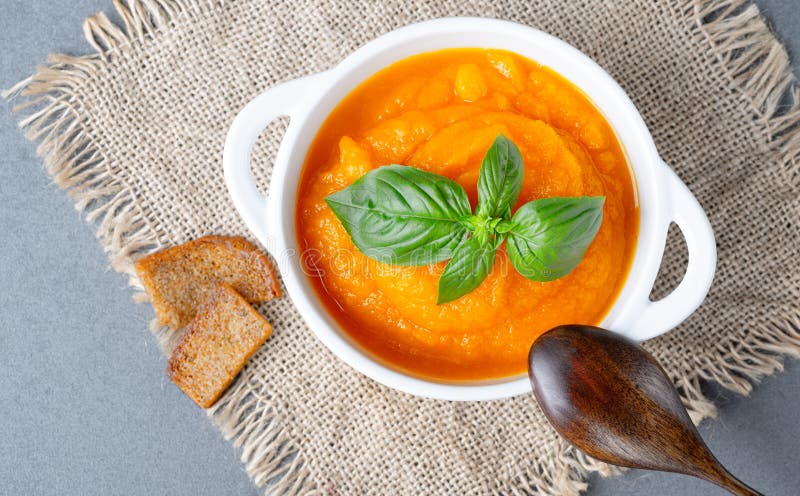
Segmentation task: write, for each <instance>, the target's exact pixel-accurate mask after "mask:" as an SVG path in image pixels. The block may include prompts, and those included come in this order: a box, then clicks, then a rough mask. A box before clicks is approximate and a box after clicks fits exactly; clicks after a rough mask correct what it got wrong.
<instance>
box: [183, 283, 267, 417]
mask: <svg viewBox="0 0 800 496" xmlns="http://www.w3.org/2000/svg"><path fill="white" fill-rule="evenodd" d="M270 334H272V326H271V325H270V324H269V323H268V322H267V321H266V320H264V317H262V316H261V314H259V313H258V312H257V311H256V310H255V309H254V308H253V307H252V306H250V304H249V303H247V301H245V299H244V298H242V296H241V295H240V294H239V293H237V292H236V291H235V290H234V289H233V288H231V287H230V286H228V285H227V284H219V285H217V286H216V287H215V288H214V289H213V290H212V291H211V292H210V293H209V294H208V297H207V298H206V300H205V302H203V304H202V306H201V308H200V310H199V312H198V313H197V315H196V316H195V318H194V319H193V320H192V321H191V323H190V324H189V326H188V327H187V328H186V332H185V333H184V335H183V337H182V338H181V340H180V342H179V343H178V346H177V347H176V348H175V350H174V351H173V352H172V356H171V357H170V359H169V362H168V364H167V374H169V377H170V379H172V381H173V382H174V383H175V384H177V386H178V387H179V388H181V390H183V392H184V393H186V395H187V396H189V397H190V398H191V399H193V400H194V402H195V403H197V404H198V405H200V406H201V407H202V408H208V407H210V406H211V405H213V404H214V403H215V402H216V401H217V400H218V399H219V397H220V396H222V393H224V392H225V390H226V389H227V388H228V386H230V385H231V383H232V382H233V379H234V378H235V377H236V375H237V374H238V373H239V372H240V371H241V370H242V368H243V367H244V366H245V364H246V363H247V361H248V360H249V359H250V357H251V356H252V355H253V353H255V352H256V350H258V348H259V347H260V346H261V345H262V344H264V341H265V340H266V339H267V338H268V337H269V335H270Z"/></svg>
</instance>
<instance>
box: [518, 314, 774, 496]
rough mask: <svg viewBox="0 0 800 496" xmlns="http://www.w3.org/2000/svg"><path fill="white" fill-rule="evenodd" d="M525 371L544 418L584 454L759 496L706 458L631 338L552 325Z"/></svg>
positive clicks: (662, 377) (662, 376) (663, 379)
mask: <svg viewBox="0 0 800 496" xmlns="http://www.w3.org/2000/svg"><path fill="white" fill-rule="evenodd" d="M528 372H529V377H530V380H531V384H532V385H533V392H534V395H535V396H536V399H537V400H538V401H539V405H540V406H541V408H542V411H543V412H544V414H545V416H546V417H547V418H548V420H550V423H552V424H553V426H554V427H555V428H556V430H557V431H558V432H559V433H560V434H561V435H562V436H563V437H564V438H566V439H567V440H568V441H569V442H571V443H572V444H574V445H575V446H576V447H577V448H578V449H580V450H581V451H583V452H585V453H587V454H588V455H591V456H593V457H595V458H597V459H599V460H602V461H605V462H608V463H612V464H614V465H620V466H623V467H633V468H644V469H650V470H660V471H666V472H676V473H681V474H687V475H691V476H694V477H699V478H701V479H705V480H707V481H709V482H712V483H714V484H717V485H719V486H721V487H723V488H725V489H727V490H729V491H730V492H732V493H733V494H737V495H742V496H758V495H759V493H758V492H756V491H755V490H753V489H751V488H750V487H748V486H746V485H745V484H743V483H742V482H741V481H739V480H738V479H736V478H735V477H733V476H732V475H731V474H730V473H729V472H728V471H727V470H725V468H723V467H722V465H721V464H720V463H719V462H718V461H717V459H716V458H714V455H712V454H711V452H710V451H709V449H708V447H707V446H706V445H705V443H704V442H703V439H702V438H701V437H700V434H699V433H698V432H697V429H696V428H695V426H694V424H693V423H692V421H691V419H690V418H689V415H688V413H687V412H686V408H685V407H684V406H683V403H682V402H681V399H680V397H679V396H678V393H677V391H675V388H674V386H673V385H672V381H671V380H670V379H669V377H667V374H666V373H665V372H664V370H663V369H662V368H661V366H660V365H659V364H658V362H657V361H656V360H655V358H653V357H652V355H650V354H649V353H647V351H645V350H644V348H642V347H641V346H639V345H638V344H637V343H635V342H633V341H631V340H629V339H627V338H624V337H622V336H620V335H618V334H615V333H613V332H610V331H607V330H605V329H601V328H599V327H592V326H584V325H566V326H560V327H556V328H554V329H552V330H550V331H548V332H546V333H545V334H543V335H542V336H540V337H539V338H538V339H537V340H536V342H534V343H533V346H532V347H531V351H530V355H529V357H528Z"/></svg>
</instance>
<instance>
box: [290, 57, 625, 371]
mask: <svg viewBox="0 0 800 496" xmlns="http://www.w3.org/2000/svg"><path fill="white" fill-rule="evenodd" d="M498 134H504V135H505V136H507V137H508V138H509V139H510V140H511V141H513V142H514V143H515V144H516V145H517V146H518V147H519V149H520V151H521V153H522V157H523V159H524V174H525V177H524V180H523V185H522V191H521V193H520V195H519V199H518V200H517V203H516V205H515V207H514V209H513V210H515V209H516V208H518V207H519V206H521V205H523V204H525V203H527V202H529V201H531V200H536V199H539V198H547V197H553V196H584V195H586V196H600V195H602V196H605V197H606V201H605V205H604V207H603V223H602V225H601V227H600V231H599V232H598V234H597V236H596V237H595V239H594V241H593V242H592V244H591V245H590V247H589V249H588V251H587V252H586V255H585V257H584V259H583V261H582V262H581V263H580V264H579V265H578V267H577V268H576V269H575V270H573V271H572V272H571V273H570V274H569V275H567V276H565V277H563V278H561V279H558V280H556V281H552V282H535V281H531V280H529V279H526V278H525V277H523V276H522V275H520V274H519V273H518V272H516V271H515V270H514V268H513V267H512V266H511V263H510V261H509V259H508V255H507V253H506V251H505V246H501V247H500V250H499V251H498V253H497V259H496V262H495V265H494V269H493V270H492V272H491V273H490V274H489V276H488V277H487V278H486V279H485V280H484V281H483V283H481V285H480V286H479V287H478V288H477V289H476V290H474V291H472V292H471V293H469V294H467V295H466V296H463V297H461V298H459V299H457V300H455V301H452V302H450V303H447V304H443V305H436V296H437V287H438V281H439V276H440V275H441V273H442V270H443V269H444V266H445V265H446V262H442V263H439V264H435V265H431V266H425V267H401V266H391V265H385V264H382V263H380V262H377V261H375V260H372V259H370V258H367V257H366V256H364V255H363V254H361V253H360V252H359V251H358V249H357V248H356V247H355V246H354V245H353V243H352V242H351V240H350V238H349V236H348V234H347V232H346V231H345V229H344V227H342V224H341V222H340V221H339V220H338V219H337V218H336V216H335V215H334V213H333V211H332V210H331V209H330V208H329V207H328V205H327V204H326V203H325V200H324V199H325V197H326V196H327V195H330V194H332V193H334V192H336V191H339V190H341V189H343V188H345V187H347V186H348V185H350V184H351V183H352V182H353V181H355V180H356V179H358V178H359V177H361V176H363V175H364V174H365V173H367V172H368V171H370V170H372V169H375V168H377V167H380V166H382V165H386V164H403V165H411V166H414V167H418V168H421V169H424V170H428V171H431V172H434V173H436V174H440V175H443V176H446V177H449V178H451V179H453V180H455V181H456V182H458V183H459V184H461V185H462V186H463V187H464V188H465V189H466V191H467V194H468V196H469V198H470V202H471V203H472V206H473V207H474V206H475V204H476V202H477V186H476V185H477V182H478V172H479V170H480V166H481V159H482V158H483V156H484V154H485V153H486V150H487V149H488V148H489V146H490V145H491V144H492V142H493V141H494V139H495V138H496V137H497V136H498ZM512 213H513V211H512ZM638 219H639V215H638V211H637V205H636V197H635V187H634V184H633V180H632V177H631V172H630V169H629V167H628V163H627V161H626V157H625V154H624V153H623V151H622V148H621V146H620V144H619V142H618V140H617V138H616V136H615V135H614V132H613V131H612V130H611V127H610V126H609V125H608V123H607V122H606V121H605V119H604V118H603V116H602V115H601V114H600V112H599V111H598V110H597V109H596V108H595V107H594V105H593V104H592V103H591V101H589V99H588V98H587V97H586V96H585V95H584V94H583V93H582V92H581V91H580V90H579V89H578V88H576V87H575V86H574V85H572V84H571V83H570V82H568V81H567V80H566V79H564V78H563V77H561V76H559V75H558V74H556V73H555V72H553V71H552V70H550V69H548V68H546V67H542V66H540V65H538V64H536V63H535V62H533V61H531V60H528V59H525V58H523V57H521V56H519V55H516V54H513V53H510V52H506V51H499V50H482V49H451V50H443V51H438V52H430V53H425V54H421V55H417V56H414V57H410V58H408V59H405V60H402V61H400V62H397V63H395V64H393V65H391V66H389V67H388V68H386V69H384V70H382V71H380V72H378V73H377V74H375V75H374V76H372V77H371V78H369V79H368V80H366V81H365V82H364V83H362V84H361V85H360V86H358V87H357V88H356V89H355V90H353V91H352V92H351V93H350V94H349V95H348V96H347V97H346V98H345V99H344V100H343V101H342V102H341V103H340V104H339V105H338V106H337V107H336V109H334V111H333V112H332V113H331V114H330V116H329V117H328V118H327V120H326V121H325V123H324V124H323V125H322V127H321V128H320V130H319V133H318V134H317V136H316V138H315V140H314V142H313V143H312V145H311V148H310V150H309V152H308V155H307V157H306V161H305V164H304V168H303V173H302V178H301V182H300V187H299V192H298V197H297V218H296V222H297V232H298V240H299V246H300V247H301V249H302V250H303V253H302V257H303V262H304V267H305V268H306V270H307V272H308V274H309V277H310V278H311V280H312V281H313V283H314V285H315V287H316V290H317V292H318V294H319V297H320V300H321V301H322V302H323V303H324V304H325V306H326V307H327V310H328V312H329V313H330V314H331V315H332V316H333V317H334V318H335V319H336V321H337V322H338V323H339V325H340V326H341V328H342V329H343V330H344V331H345V332H346V333H347V334H348V335H350V336H351V338H352V339H353V340H354V341H356V342H357V343H358V344H360V345H361V346H362V348H365V349H366V350H368V351H369V352H371V353H372V354H373V355H374V356H376V357H377V358H378V359H380V360H382V361H383V362H385V363H388V364H390V365H391V366H393V367H395V368H398V369H401V370H404V371H407V372H409V373H411V374H414V375H417V376H422V377H427V378H433V379H442V380H478V379H488V378H498V377H504V376H509V375H516V374H520V373H523V372H524V371H525V370H526V367H527V363H526V357H527V353H528V349H529V348H530V345H531V343H532V342H533V341H534V339H536V337H537V336H538V335H540V334H541V333H543V332H545V331H547V330H548V329H550V328H552V327H554V326H556V325H559V324H567V323H571V324H598V323H599V322H600V321H601V320H602V319H603V317H604V316H605V315H606V313H607V312H608V311H609V309H610V308H611V306H612V304H613V303H614V300H615V298H616V296H617V295H618V293H619V292H620V290H621V288H622V285H623V283H624V281H625V278H626V275H627V273H628V269H629V267H630V265H631V260H632V258H633V253H634V249H635V243H636V237H637V231H638Z"/></svg>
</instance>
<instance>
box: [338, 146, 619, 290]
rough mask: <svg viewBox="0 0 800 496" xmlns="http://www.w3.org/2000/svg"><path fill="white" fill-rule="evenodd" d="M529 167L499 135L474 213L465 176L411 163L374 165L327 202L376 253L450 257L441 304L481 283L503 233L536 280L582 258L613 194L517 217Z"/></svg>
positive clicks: (555, 203) (399, 259)
mask: <svg viewBox="0 0 800 496" xmlns="http://www.w3.org/2000/svg"><path fill="white" fill-rule="evenodd" d="M523 175H524V172H523V165H522V155H521V154H520V151H519V149H518V148H517V146H516V145H515V144H514V143H512V142H511V141H510V140H509V139H507V138H506V137H505V136H503V135H499V136H498V137H497V139H495V141H494V143H493V144H492V146H491V147H489V150H488V151H487V152H486V155H485V156H484V159H483V163H482V164H481V170H480V177H479V179H478V205H477V207H476V209H475V214H474V215H473V214H472V212H471V209H470V205H469V200H468V199H467V194H466V192H465V191H464V188H462V187H461V185H459V184H458V183H456V182H454V181H452V180H450V179H448V178H446V177H442V176H439V175H437V174H433V173H431V172H427V171H423V170H421V169H417V168H414V167H407V166H403V165H387V166H383V167H379V168H377V169H375V170H372V171H370V172H368V173H367V174H365V175H364V176H363V177H361V178H360V179H358V180H357V181H355V182H354V183H353V184H351V185H350V186H348V187H347V188H345V189H343V190H341V191H338V192H336V193H334V194H332V195H330V196H328V197H327V198H325V201H326V202H327V203H328V206H330V208H331V209H332V210H333V212H334V214H336V216H337V217H338V218H339V220H340V221H341V222H342V225H343V226H344V228H345V230H346V231H347V233H348V234H349V235H350V239H351V240H352V241H353V244H354V245H356V247H357V248H358V249H359V250H360V251H361V252H362V253H364V254H365V255H366V256H368V257H370V258H373V259H375V260H377V261H379V262H383V263H387V264H395V265H407V266H418V265H429V264H433V263H437V262H442V261H444V260H448V259H449V260H450V262H448V264H447V266H446V267H445V269H444V272H443V273H442V275H441V278H440V279H439V294H438V298H437V302H436V303H437V304H442V303H447V302H450V301H453V300H456V299H458V298H460V297H462V296H464V295H465V294H467V293H469V292H471V291H472V290H474V289H475V288H477V287H478V286H480V284H481V282H483V280H484V279H485V278H486V276H488V275H489V273H490V272H491V271H492V267H493V266H494V261H495V257H496V253H497V249H498V247H499V246H500V244H502V242H503V241H504V240H507V243H506V244H507V250H508V255H509V259H510V260H511V264H512V265H513V266H514V268H515V269H516V270H517V271H518V272H519V273H520V274H522V275H523V276H525V277H527V278H528V279H532V280H534V281H552V280H554V279H558V278H560V277H563V276H565V275H567V274H569V273H570V272H571V271H572V270H573V269H574V268H575V267H576V266H577V265H578V264H579V263H580V261H581V260H582V259H583V256H584V254H585V253H586V250H587V249H588V247H589V245H590V244H591V242H592V240H593V239H594V237H595V235H596V234H597V231H598V230H599V229H600V224H601V222H602V218H603V203H604V201H605V197H602V196H600V197H586V196H581V197H568V198H545V199H542V200H535V201H532V202H529V203H526V204H525V205H523V206H522V207H520V208H519V209H518V210H517V212H516V213H515V214H514V216H513V217H511V208H512V207H513V205H514V203H516V201H517V197H518V196H519V193H520V190H521V189H522V178H523Z"/></svg>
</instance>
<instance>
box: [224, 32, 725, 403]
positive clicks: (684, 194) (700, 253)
mask: <svg viewBox="0 0 800 496" xmlns="http://www.w3.org/2000/svg"><path fill="white" fill-rule="evenodd" d="M458 47H463V48H466V47H476V48H498V49H505V50H509V51H512V52H516V53H518V54H520V55H522V56H525V57H528V58H530V59H532V60H534V61H536V62H538V63H540V64H542V65H544V66H547V67H550V68H551V69H553V70H555V71H556V72H558V73H559V74H561V75H562V76H564V77H566V78H567V79H568V80H570V81H571V82H572V83H573V84H575V85H576V86H578V87H579V88H581V89H582V90H583V91H584V92H585V93H586V94H587V95H588V96H589V98H590V99H591V100H592V101H593V102H594V103H595V105H596V106H597V107H598V108H599V109H600V110H601V112H602V113H603V115H604V116H605V117H606V119H607V120H608V122H609V123H610V124H611V126H612V127H613V128H614V131H615V132H616V134H617V137H618V138H619V140H620V141H621V142H622V145H623V148H624V150H625V152H626V153H627V155H628V158H629V160H630V164H631V166H632V168H633V172H634V176H635V181H636V184H637V190H638V200H639V215H640V228H639V238H638V242H637V246H636V253H635V255H634V260H633V266H632V268H631V270H630V273H629V275H628V278H627V280H626V282H625V286H624V288H623V289H622V292H621V293H620V295H619V297H618V298H617V300H616V302H615V304H614V306H613V308H612V309H611V311H610V313H609V314H608V315H607V316H606V318H605V320H603V322H602V323H600V325H601V326H602V327H605V328H607V329H611V330H613V331H615V332H618V333H620V334H623V335H625V336H628V337H630V338H633V339H636V340H639V341H643V340H646V339H649V338H652V337H654V336H658V335H659V334H662V333H664V332H667V331H668V330H670V329H672V328H673V327H675V326H676V325H678V324H679V323H680V322H681V321H683V320H684V319H685V318H686V317H688V316H689V314H691V313H692V312H693V311H694V310H695V309H696V308H697V307H698V306H699V305H700V303H701V302H702V301H703V299H704V298H705V295H706V293H707V292H708V289H709V286H710V285H711V280H712V279H713V276H714V269H715V265H716V244H715V242H714V235H713V233H712V230H711V225H710V224H709V222H708V219H707V218H706V215H705V214H704V212H703V210H702V208H701V207H700V205H699V204H698V203H697V200H696V199H695V198H694V196H692V193H691V192H690V191H689V190H688V189H687V188H686V186H685V185H684V184H683V182H681V180H680V179H679V178H678V177H677V176H676V175H675V173H674V172H672V170H671V169H670V168H669V167H667V166H666V165H665V164H664V163H663V162H662V161H661V159H660V158H659V156H658V152H657V151H656V148H655V145H654V144H653V139H652V137H651V136H650V133H649V132H648V130H647V127H646V126H645V124H644V122H643V120H642V118H641V116H640V115H639V112H638V111H637V110H636V108H635V107H634V105H633V103H632V102H631V101H630V99H629V98H628V97H627V95H626V94H625V92H624V91H623V90H622V88H620V86H619V85H618V84H617V83H616V82H615V81H614V80H613V79H612V78H611V76H609V75H608V74H607V73H606V72H605V71H604V70H603V69H601V68H600V66H598V65H597V64H596V63H594V62H593V61H592V60H591V59H590V58H588V57H587V56H586V55H584V54H583V53H581V52H580V51H578V50H576V49H575V48H573V47H572V46H570V45H568V44H566V43H564V42H563V41H561V40H559V39H557V38H554V37H553V36H550V35H548V34H546V33H543V32H541V31H538V30H536V29H533V28H530V27H527V26H522V25H519V24H514V23H510V22H505V21H498V20H493V19H480V18H449V19H438V20H434V21H428V22H423V23H419V24H414V25H411V26H408V27H404V28H401V29H398V30H396V31H392V32H391V33H388V34H386V35H383V36H381V37H380V38H378V39H376V40H374V41H372V42H370V43H368V44H366V45H365V46H363V47H362V48H360V49H359V50H357V51H356V52H355V53H353V54H352V55H350V56H349V57H347V58H346V59H345V60H343V61H342V62H341V63H340V64H339V65H338V66H336V67H334V68H333V69H331V70H329V71H327V72H323V73H319V74H316V75H313V76H309V77H304V78H301V79H295V80H293V81H288V82H286V83H283V84H280V85H277V86H275V87H273V88H270V89H269V90H267V91H266V92H264V93H263V94H261V95H260V96H258V97H256V98H255V99H253V100H252V101H251V102H250V103H248V104H247V106H246V107H245V108H244V109H243V110H242V111H241V112H240V113H239V115H238V116H237V117H236V119H235V120H234V122H233V124H232V125H231V128H230V131H229V133H228V137H227V141H226V143H225V153H224V157H223V166H224V171H225V181H226V183H227V186H228V189H229V191H230V194H231V197H232V198H233V203H234V204H235V205H236V208H237V209H238V211H239V213H240V214H241V216H242V217H243V219H244V221H245V223H246V224H247V226H248V227H249V228H250V230H251V231H252V232H253V234H254V235H255V236H256V237H257V238H258V240H259V241H261V242H262V243H263V244H264V246H265V247H266V248H267V249H268V250H269V252H270V253H271V254H272V255H273V257H274V258H275V260H276V261H277V263H278V270H279V271H280V273H281V275H282V276H283V279H284V282H285V283H286V288H287V290H288V294H289V297H290V298H291V299H292V301H293V302H294V304H295V305H296V306H297V309H298V310H299V312H300V314H301V315H302V316H303V318H304V319H305V320H306V322H307V323H308V325H309V326H310V328H311V329H312V331H313V332H314V333H315V334H316V335H317V337H318V338H319V339H320V340H321V341H322V342H323V343H324V344H325V345H326V346H327V347H328V348H329V349H330V350H331V351H332V352H333V353H334V354H335V355H336V356H338V357H339V358H340V359H342V360H344V361H345V362H346V363H347V364H349V365H350V366H352V367H353V368H354V369H356V370H358V371H360V372H362V373H364V374H366V375H367V376H369V377H371V378H372V379H374V380H376V381H378V382H380V383H382V384H385V385H387V386H389V387H392V388H395V389H398V390H400V391H405V392H407V393H411V394H415V395H420V396H427V397H430V398H438V399H446V400H488V399H498V398H504V397H509V396H513V395H518V394H522V393H527V392H529V391H530V384H529V382H528V378H527V377H526V376H524V375H520V376H515V377H509V378H505V379H499V380H491V381H480V382H452V383H448V382H434V381H431V380H426V379H420V378H417V377H413V376H410V375H408V374H405V373H403V372H400V371H397V370H394V369H392V368H391V367H390V366H387V365H385V364H384V363H382V362H381V361H380V360H378V359H376V358H374V357H372V356H371V355H370V354H369V353H367V352H365V351H364V350H362V349H361V348H360V347H359V346H358V345H357V344H356V343H355V342H353V341H352V340H351V339H350V338H349V337H348V335H347V334H346V333H344V332H343V331H342V330H341V329H340V327H339V325H338V324H337V323H336V321H335V320H334V319H333V318H332V317H331V316H330V315H328V313H327V312H326V311H325V309H324V307H323V306H322V304H321V303H320V302H319V301H318V299H317V295H316V293H315V291H314V289H313V287H312V285H311V283H310V281H309V280H308V278H307V276H306V275H305V274H304V272H303V269H302V266H301V260H300V258H299V256H298V248H297V238H296V232H295V208H296V205H295V197H296V194H297V187H298V181H299V178H300V171H301V167H302V165H303V163H304V161H305V157H306V152H307V150H308V148H309V146H310V145H311V142H312V140H313V139H314V137H315V135H316V134H317V130H318V129H319V127H320V125H321V124H322V123H323V122H324V120H325V119H326V118H327V116H328V114H329V113H330V112H331V111H332V110H333V109H334V107H336V105H337V104H338V103H339V102H340V101H341V100H342V99H343V98H344V97H345V96H346V95H347V94H348V93H350V91H351V90H353V89H354V88H355V87H356V86H358V85H359V84H360V83H361V82H362V81H364V80H365V79H367V78H369V77H370V76H371V75H372V74H374V73H376V72H377V71H379V70H381V69H383V68H384V67H386V66H388V65H390V64H392V63H393V62H396V61H398V60H401V59H404V58H406V57H409V56H411V55H414V54H418V53H421V52H428V51H433V50H440V49H444V48H458ZM283 115H286V116H289V117H290V119H291V122H290V124H289V126H288V129H287V130H286V134H285V136H284V138H283V142H282V143H281V145H280V149H279V151H278V155H277V158H276V161H275V166H274V171H273V173H272V183H271V186H270V190H269V194H268V195H267V197H264V196H263V195H261V194H260V193H259V192H258V190H257V189H256V187H255V184H254V182H253V179H252V175H251V173H250V153H251V149H252V146H253V144H254V143H255V141H256V138H257V137H258V136H259V134H260V132H261V131H262V130H263V129H264V127H266V126H267V125H268V124H269V123H270V122H271V121H273V120H274V119H275V118H277V117H279V116H283ZM670 222H675V223H676V224H677V225H678V226H679V227H680V229H681V231H682V232H683V235H684V237H685V239H686V244H687V246H688V251H689V265H688V268H687V270H686V275H685V276H684V278H683V281H682V282H681V283H680V285H679V286H678V287H677V288H676V289H675V290H674V291H673V292H672V293H671V294H670V295H669V296H667V297H665V298H663V299H662V300H660V301H658V302H651V301H650V300H649V298H648V296H649V294H650V290H651V289H652V286H653V282H654V281H655V278H656V274H657V272H658V269H659V265H660V263H661V257H662V255H663V250H664V243H665V241H666V235H667V228H668V227H669V224H670ZM567 323H568V322H565V324H567Z"/></svg>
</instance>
